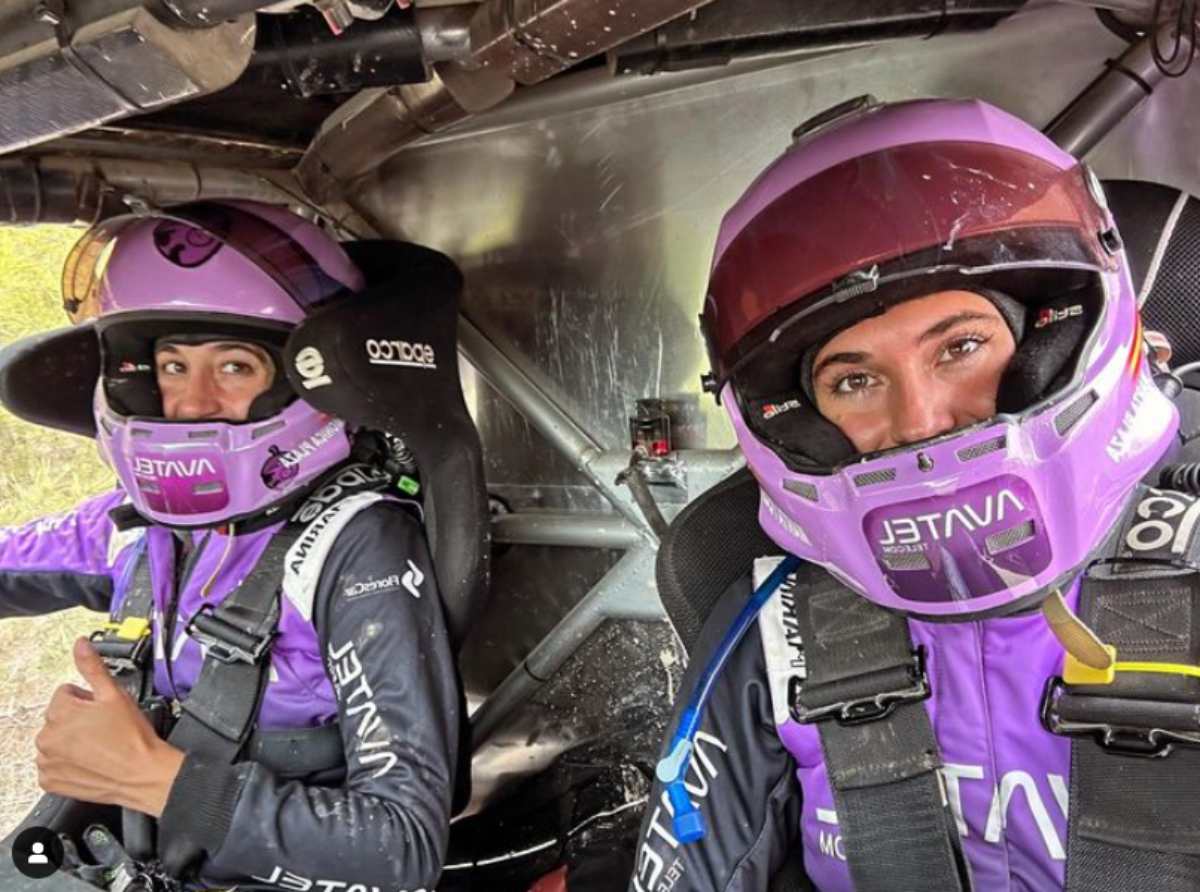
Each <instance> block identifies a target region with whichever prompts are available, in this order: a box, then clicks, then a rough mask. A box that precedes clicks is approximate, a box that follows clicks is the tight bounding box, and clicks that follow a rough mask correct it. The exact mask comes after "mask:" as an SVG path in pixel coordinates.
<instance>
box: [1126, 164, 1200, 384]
mask: <svg viewBox="0 0 1200 892" xmlns="http://www.w3.org/2000/svg"><path fill="white" fill-rule="evenodd" d="M1104 193H1105V195H1107V196H1108V204H1109V207H1110V208H1111V209H1112V213H1113V217H1115V218H1116V221H1117V229H1118V230H1119V231H1120V233H1121V238H1122V240H1124V242H1125V254H1126V256H1127V257H1128V259H1129V268H1130V272H1131V273H1132V275H1133V287H1134V289H1136V291H1137V293H1138V299H1139V301H1140V302H1141V304H1142V319H1143V320H1144V322H1145V325H1146V327H1147V328H1149V329H1153V330H1157V331H1161V332H1162V333H1163V334H1165V335H1166V336H1167V340H1168V341H1170V342H1171V347H1172V348H1173V350H1174V356H1173V358H1172V360H1171V365H1173V366H1181V365H1185V364H1187V363H1191V362H1196V361H1200V293H1198V292H1197V289H1196V282H1197V280H1198V278H1200V200H1197V199H1196V197H1195V196H1192V195H1189V194H1188V193H1186V192H1183V191H1181V190H1179V189H1176V188H1174V187H1173V186H1164V185H1162V184H1160V183H1147V182H1143V181H1141V180H1105V181H1104Z"/></svg>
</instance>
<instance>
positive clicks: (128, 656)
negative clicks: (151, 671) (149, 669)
mask: <svg viewBox="0 0 1200 892" xmlns="http://www.w3.org/2000/svg"><path fill="white" fill-rule="evenodd" d="M88 640H89V641H91V642H92V646H93V647H95V649H96V653H97V654H99V655H100V659H101V660H103V661H104V665H105V666H106V667H108V670H109V671H110V672H111V673H112V674H113V675H122V674H124V673H126V672H136V671H139V670H140V669H141V668H142V667H143V666H144V665H145V662H146V656H147V654H148V653H149V652H150V621H149V620H148V619H145V618H141V617H127V618H126V619H124V620H123V621H122V622H120V623H116V622H108V623H105V624H104V627H103V628H101V629H97V630H96V631H95V632H92V634H91V635H89V636H88Z"/></svg>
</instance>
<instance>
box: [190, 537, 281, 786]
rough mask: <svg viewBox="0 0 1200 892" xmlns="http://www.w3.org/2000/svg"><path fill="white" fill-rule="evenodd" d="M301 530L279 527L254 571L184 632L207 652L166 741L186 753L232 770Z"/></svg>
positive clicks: (262, 679) (250, 722)
mask: <svg viewBox="0 0 1200 892" xmlns="http://www.w3.org/2000/svg"><path fill="white" fill-rule="evenodd" d="M300 532H301V530H300V529H298V528H296V527H294V526H292V525H288V526H284V527H283V528H282V529H281V530H279V531H278V532H277V533H275V535H273V536H272V537H271V540H270V542H268V543H267V547H266V550H265V551H264V552H263V555H262V557H261V558H259V560H258V563H257V564H255V566H254V569H253V570H251V571H250V573H249V575H247V576H246V578H245V579H244V580H243V581H242V584H241V585H239V586H238V587H237V588H236V589H235V590H234V591H233V592H232V593H230V595H229V596H228V597H227V598H225V600H223V601H222V602H221V603H220V604H219V605H218V606H216V607H212V606H210V605H205V606H204V607H203V608H201V609H200V610H199V611H198V612H197V613H196V615H195V616H193V617H192V619H191V621H190V622H189V623H188V626H187V634H188V636H189V637H190V638H193V639H195V640H197V641H199V642H200V643H201V644H202V645H203V646H204V648H205V651H206V652H205V657H204V664H203V665H202V666H201V668H200V674H199V676H198V677H197V678H196V683H195V685H193V687H192V690H191V692H190V693H189V694H188V696H187V698H186V699H184V700H183V702H182V703H181V704H180V706H181V708H182V710H183V714H182V715H181V716H180V718H179V721H178V722H177V723H176V725H175V728H174V729H173V730H172V731H171V734H170V736H169V737H168V738H167V740H168V741H169V742H170V743H171V744H173V745H174V746H177V747H179V748H180V749H182V750H186V751H187V752H189V753H193V754H196V755H199V756H203V757H206V758H209V759H219V760H221V761H222V762H226V763H232V762H234V761H235V760H236V759H237V757H238V755H239V754H240V753H241V750H242V748H243V747H244V745H245V743H246V740H247V738H248V737H249V736H250V731H251V730H252V728H253V727H254V722H255V719H256V717H257V716H258V706H259V702H260V700H261V699H262V693H263V690H264V689H265V688H266V684H267V678H268V675H269V670H270V665H271V661H270V650H271V644H272V642H273V641H274V638H275V635H276V632H277V628H276V627H277V626H278V624H279V612H280V604H279V594H280V588H279V586H280V580H281V579H282V578H283V568H284V560H285V558H286V557H287V552H288V549H289V548H290V547H291V546H292V543H294V542H295V541H296V539H297V538H298V536H299V535H300Z"/></svg>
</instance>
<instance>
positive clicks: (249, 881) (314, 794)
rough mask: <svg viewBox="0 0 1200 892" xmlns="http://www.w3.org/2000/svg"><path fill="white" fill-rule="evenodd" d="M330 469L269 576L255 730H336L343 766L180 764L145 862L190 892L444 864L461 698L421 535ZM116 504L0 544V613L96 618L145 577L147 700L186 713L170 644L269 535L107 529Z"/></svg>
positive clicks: (398, 873)
mask: <svg viewBox="0 0 1200 892" xmlns="http://www.w3.org/2000/svg"><path fill="white" fill-rule="evenodd" d="M380 477H381V474H380V472H378V471H376V470H375V469H373V468H372V467H370V466H368V465H343V466H342V467H341V468H339V469H337V470H336V471H335V472H332V473H331V475H330V476H329V477H327V478H326V479H325V481H324V483H323V485H322V486H320V487H319V488H317V489H315V490H313V491H312V492H310V495H309V500H308V501H305V502H304V503H303V504H302V505H301V506H300V508H299V510H298V511H296V513H295V514H294V515H293V517H298V518H300V519H301V522H303V523H306V525H305V526H303V527H302V528H301V529H302V532H301V533H300V535H299V537H298V538H297V539H296V541H295V543H294V544H293V545H292V546H291V548H290V550H289V551H288V554H287V559H286V562H285V570H284V579H283V580H282V599H281V605H282V612H281V617H280V620H279V624H278V637H277V638H276V639H275V641H274V645H273V648H272V650H271V652H270V661H271V662H270V668H269V679H268V683H267V687H266V690H265V692H264V694H263V698H262V702H261V707H260V711H259V714H258V715H259V717H258V724H257V729H262V730H277V729H299V728H311V727H316V726H323V725H329V724H331V723H337V725H338V729H339V734H340V739H341V746H342V752H343V754H344V759H345V767H344V769H342V770H341V771H339V772H337V775H338V778H339V780H340V782H339V780H335V781H333V782H329V781H328V780H327V779H326V778H324V777H322V781H321V785H317V784H315V783H306V779H305V778H303V777H287V776H282V775H280V774H277V773H275V772H272V771H271V770H269V769H267V768H266V767H265V766H264V765H262V764H259V763H255V762H249V761H246V762H239V763H237V764H234V765H223V764H213V763H212V762H203V761H201V760H198V759H196V758H195V757H193V756H190V755H189V756H188V757H187V758H186V759H185V760H184V763H183V767H182V769H181V771H180V773H179V775H178V776H177V778H176V780H175V783H174V785H173V786H172V788H171V792H170V796H169V798H168V801H167V805H166V808H165V810H164V812H163V815H162V817H161V820H160V821H159V823H158V846H159V851H160V852H161V851H163V850H164V848H168V847H169V848H171V849H172V850H174V851H175V852H179V851H181V850H182V851H184V852H189V853H192V857H191V858H189V859H188V860H189V861H191V863H193V864H195V865H196V869H195V876H192V877H187V878H185V879H186V880H187V881H188V886H189V887H190V888H227V887H229V886H232V885H234V884H237V888H239V889H243V890H247V889H275V888H284V889H302V888H305V889H306V888H322V889H324V888H328V889H330V890H342V892H346V890H351V889H353V890H356V892H385V890H386V892H397V890H418V889H432V888H433V886H434V884H435V883H436V882H437V879H438V876H439V874H440V873H441V868H442V861H443V858H444V856H445V851H446V844H447V835H448V828H449V822H450V815H451V798H452V793H453V790H454V781H455V768H456V764H457V755H458V746H459V735H460V727H461V726H460V720H461V710H462V701H461V691H460V687H459V682H458V676H457V671H456V667H455V663H454V657H453V654H452V652H451V647H450V643H449V639H448V637H447V632H446V627H445V621H444V618H443V613H442V605H441V601H440V598H439V596H438V592H437V587H436V582H435V578H434V574H433V571H432V567H431V565H430V560H429V553H428V548H427V545H426V542H425V535H424V530H423V529H422V526H421V523H420V521H419V520H418V518H417V516H416V514H415V509H413V508H411V507H409V506H406V505H404V504H403V503H401V502H400V501H398V500H396V499H392V498H390V497H388V496H385V495H383V494H381V493H380V492H378V491H376V490H378V489H379V488H380ZM123 501H124V494H123V492H120V491H116V492H111V493H108V494H105V495H101V496H97V497H95V498H92V499H88V500H87V501H85V502H83V503H82V504H80V505H79V506H77V507H76V508H75V509H73V510H71V511H69V512H67V513H65V514H62V515H59V516H56V517H49V518H44V519H42V520H39V521H37V522H34V523H31V524H28V525H26V526H23V527H20V528H17V529H8V530H3V531H0V615H5V616H13V615H29V614H42V613H49V612H52V611H55V610H60V609H63V608H67V607H73V606H78V605H82V606H85V607H89V608H91V609H93V610H100V611H109V610H111V609H113V608H114V607H116V606H118V605H119V604H120V602H121V600H122V599H123V598H124V597H125V595H126V592H127V590H128V588H129V586H130V580H131V578H132V576H133V569H134V565H135V562H136V561H137V560H139V558H140V556H141V555H142V554H143V553H144V554H145V555H146V557H147V558H148V560H149V562H150V571H151V577H150V578H151V581H152V586H153V601H154V609H153V613H152V630H153V631H152V634H153V645H154V687H155V690H156V692H157V693H158V694H161V695H164V696H169V697H176V698H184V697H186V695H187V693H188V691H189V690H190V688H191V686H192V684H193V683H194V682H195V680H196V678H197V676H198V674H199V671H200V667H201V664H202V661H203V655H202V653H201V648H200V645H199V644H198V643H197V642H196V641H193V640H192V639H190V638H189V637H188V636H187V634H186V633H185V632H184V629H185V627H186V625H187V622H188V620H189V619H190V618H191V617H192V616H193V615H194V613H195V612H196V611H197V609H198V608H199V607H200V605H201V603H202V602H203V601H205V600H206V599H207V600H208V601H210V602H212V603H214V604H216V603H220V602H221V601H222V600H223V599H224V598H225V597H227V596H228V595H229V594H230V593H231V592H232V591H233V590H234V589H235V588H236V586H237V585H238V584H239V583H240V581H241V580H242V579H244V578H245V577H246V575H247V574H248V573H249V571H250V569H251V568H252V567H253V566H254V565H255V563H256V561H258V560H259V558H260V556H261V555H262V554H263V551H264V549H265V548H266V546H267V543H268V541H269V539H270V537H271V536H272V534H273V533H274V532H275V531H276V530H278V529H279V527H280V526H282V522H280V523H276V524H274V525H271V526H266V527H263V528H260V529H257V530H256V531H254V532H251V533H247V534H244V535H243V534H239V535H234V536H233V537H232V538H230V537H229V536H228V535H225V534H224V533H223V532H221V531H218V530H199V531H192V532H189V533H186V534H184V533H175V532H172V531H171V530H169V529H166V528H162V527H155V526H150V527H138V528H133V529H129V530H126V531H120V530H118V529H117V528H116V527H115V526H114V524H113V521H112V520H111V519H110V517H109V511H110V510H111V509H113V508H115V507H117V506H118V505H120V504H121V503H122V502H123Z"/></svg>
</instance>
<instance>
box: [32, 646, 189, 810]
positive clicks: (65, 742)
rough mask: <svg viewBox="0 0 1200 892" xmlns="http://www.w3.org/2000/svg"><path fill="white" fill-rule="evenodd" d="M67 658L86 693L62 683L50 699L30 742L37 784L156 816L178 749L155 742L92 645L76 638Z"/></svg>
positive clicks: (174, 768)
mask: <svg viewBox="0 0 1200 892" xmlns="http://www.w3.org/2000/svg"><path fill="white" fill-rule="evenodd" d="M73 655H74V657H75V666H76V668H77V669H78V670H79V674H80V675H81V676H82V677H83V680H84V681H85V682H86V683H87V685H88V688H90V690H89V689H86V688H81V687H78V686H76V685H73V684H65V685H61V686H59V687H58V689H57V690H55V692H54V695H53V696H52V697H51V698H50V705H49V706H48V707H47V708H46V717H45V724H44V725H43V726H42V730H41V731H39V732H38V735H37V738H36V741H35V742H36V745H37V751H38V756H37V767H38V784H39V786H41V788H42V789H43V790H45V791H46V792H47V793H57V794H58V795H60V796H69V797H71V798H73V799H81V800H83V801H86V802H98V803H103V804H108V805H120V806H122V807H124V808H132V809H135V810H137V811H140V812H144V813H146V814H148V815H152V816H154V817H159V816H161V814H162V810H163V807H164V806H165V805H166V802H167V795H168V794H169V793H170V790H171V784H172V783H173V782H174V780H175V775H176V774H178V773H179V768H180V766H181V765H182V764H183V752H182V751H181V750H178V749H176V748H175V747H173V746H171V745H170V744H168V743H167V742H166V741H164V740H161V739H159V737H158V735H157V734H156V733H155V731H154V728H153V726H151V724H150V722H149V721H148V720H147V719H146V717H145V716H144V715H142V713H141V710H140V709H138V706H137V704H136V703H135V702H134V701H133V698H132V697H130V696H129V695H128V694H127V693H125V691H124V690H122V689H121V687H120V686H119V685H118V684H117V683H116V681H115V680H114V679H113V677H112V676H111V675H109V672H108V668H107V667H106V666H105V665H104V661H103V660H101V659H100V655H99V654H97V653H96V651H95V649H94V648H93V647H92V645H91V642H89V641H88V640H87V639H86V638H80V639H78V640H77V641H76V642H75V647H74V651H73Z"/></svg>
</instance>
